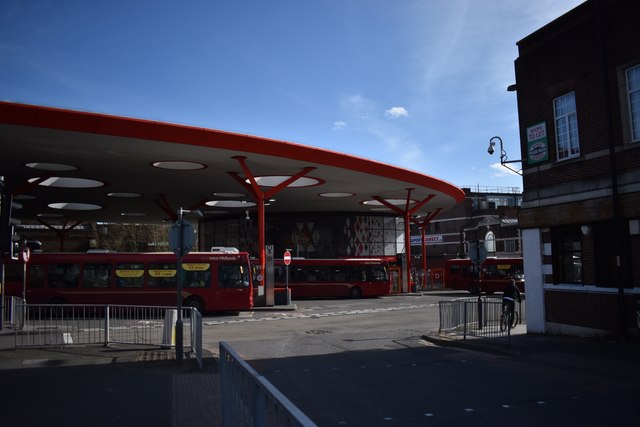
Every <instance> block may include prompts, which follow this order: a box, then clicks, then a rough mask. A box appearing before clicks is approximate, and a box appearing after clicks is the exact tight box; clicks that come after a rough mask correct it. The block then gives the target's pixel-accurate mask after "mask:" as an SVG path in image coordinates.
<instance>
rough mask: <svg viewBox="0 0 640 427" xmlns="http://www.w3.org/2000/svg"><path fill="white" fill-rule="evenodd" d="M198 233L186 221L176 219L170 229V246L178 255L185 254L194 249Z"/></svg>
mask: <svg viewBox="0 0 640 427" xmlns="http://www.w3.org/2000/svg"><path fill="white" fill-rule="evenodd" d="M195 242H196V233H195V231H194V230H193V226H192V225H191V224H190V223H188V222H186V221H176V222H174V223H173V225H172V226H171V228H170V229H169V248H170V249H171V251H172V252H173V253H174V254H176V256H178V257H182V256H185V255H186V254H188V253H189V251H191V249H193V245H194V244H195Z"/></svg>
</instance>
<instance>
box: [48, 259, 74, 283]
mask: <svg viewBox="0 0 640 427" xmlns="http://www.w3.org/2000/svg"><path fill="white" fill-rule="evenodd" d="M79 282H80V265H79V264H51V265H50V266H49V280H48V283H49V287H50V288H77V287H78V283H79Z"/></svg>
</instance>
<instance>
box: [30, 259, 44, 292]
mask: <svg viewBox="0 0 640 427" xmlns="http://www.w3.org/2000/svg"><path fill="white" fill-rule="evenodd" d="M44 272H45V267H44V265H38V264H31V265H29V287H30V288H42V287H44V278H45V273H44Z"/></svg>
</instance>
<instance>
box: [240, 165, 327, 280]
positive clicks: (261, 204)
mask: <svg viewBox="0 0 640 427" xmlns="http://www.w3.org/2000/svg"><path fill="white" fill-rule="evenodd" d="M232 159H235V160H237V161H238V163H240V167H242V170H243V171H244V174H245V176H246V179H248V180H249V184H247V182H246V181H245V180H244V179H242V178H241V177H240V176H239V175H238V174H237V173H235V172H229V175H231V176H232V177H233V178H235V180H236V181H238V183H240V184H241V185H242V186H243V187H244V188H246V189H247V191H249V192H250V193H251V195H252V196H253V198H254V199H255V200H256V204H257V205H258V256H259V258H260V271H261V275H262V280H261V282H260V285H261V286H264V282H265V277H266V275H265V270H266V266H267V257H266V249H265V244H266V242H265V234H266V233H265V230H266V225H265V200H268V199H270V198H272V197H273V196H275V195H276V194H277V193H279V192H280V191H282V190H283V189H285V188H287V187H288V186H289V185H290V184H292V183H293V182H295V181H297V180H298V179H299V178H302V177H303V176H305V175H306V174H308V173H309V172H311V171H312V170H314V169H315V168H314V167H306V168H304V169H303V170H301V171H300V172H298V173H297V174H295V175H292V176H290V177H289V178H287V179H286V180H284V181H283V182H281V183H280V184H278V185H277V186H275V187H273V188H271V189H269V190H268V191H264V192H263V191H262V189H261V188H260V186H259V185H258V182H257V181H256V178H255V176H254V175H253V173H252V172H251V170H250V169H249V166H248V165H247V162H246V160H247V158H246V157H244V156H234V157H232Z"/></svg>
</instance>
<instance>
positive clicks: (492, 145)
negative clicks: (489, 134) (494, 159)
mask: <svg viewBox="0 0 640 427" xmlns="http://www.w3.org/2000/svg"><path fill="white" fill-rule="evenodd" d="M494 145H496V143H495V142H493V141H491V142H489V148H487V153H489V154H490V155H491V154H493V153H494V152H495V151H496V150H495V149H494V148H493V147H494Z"/></svg>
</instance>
